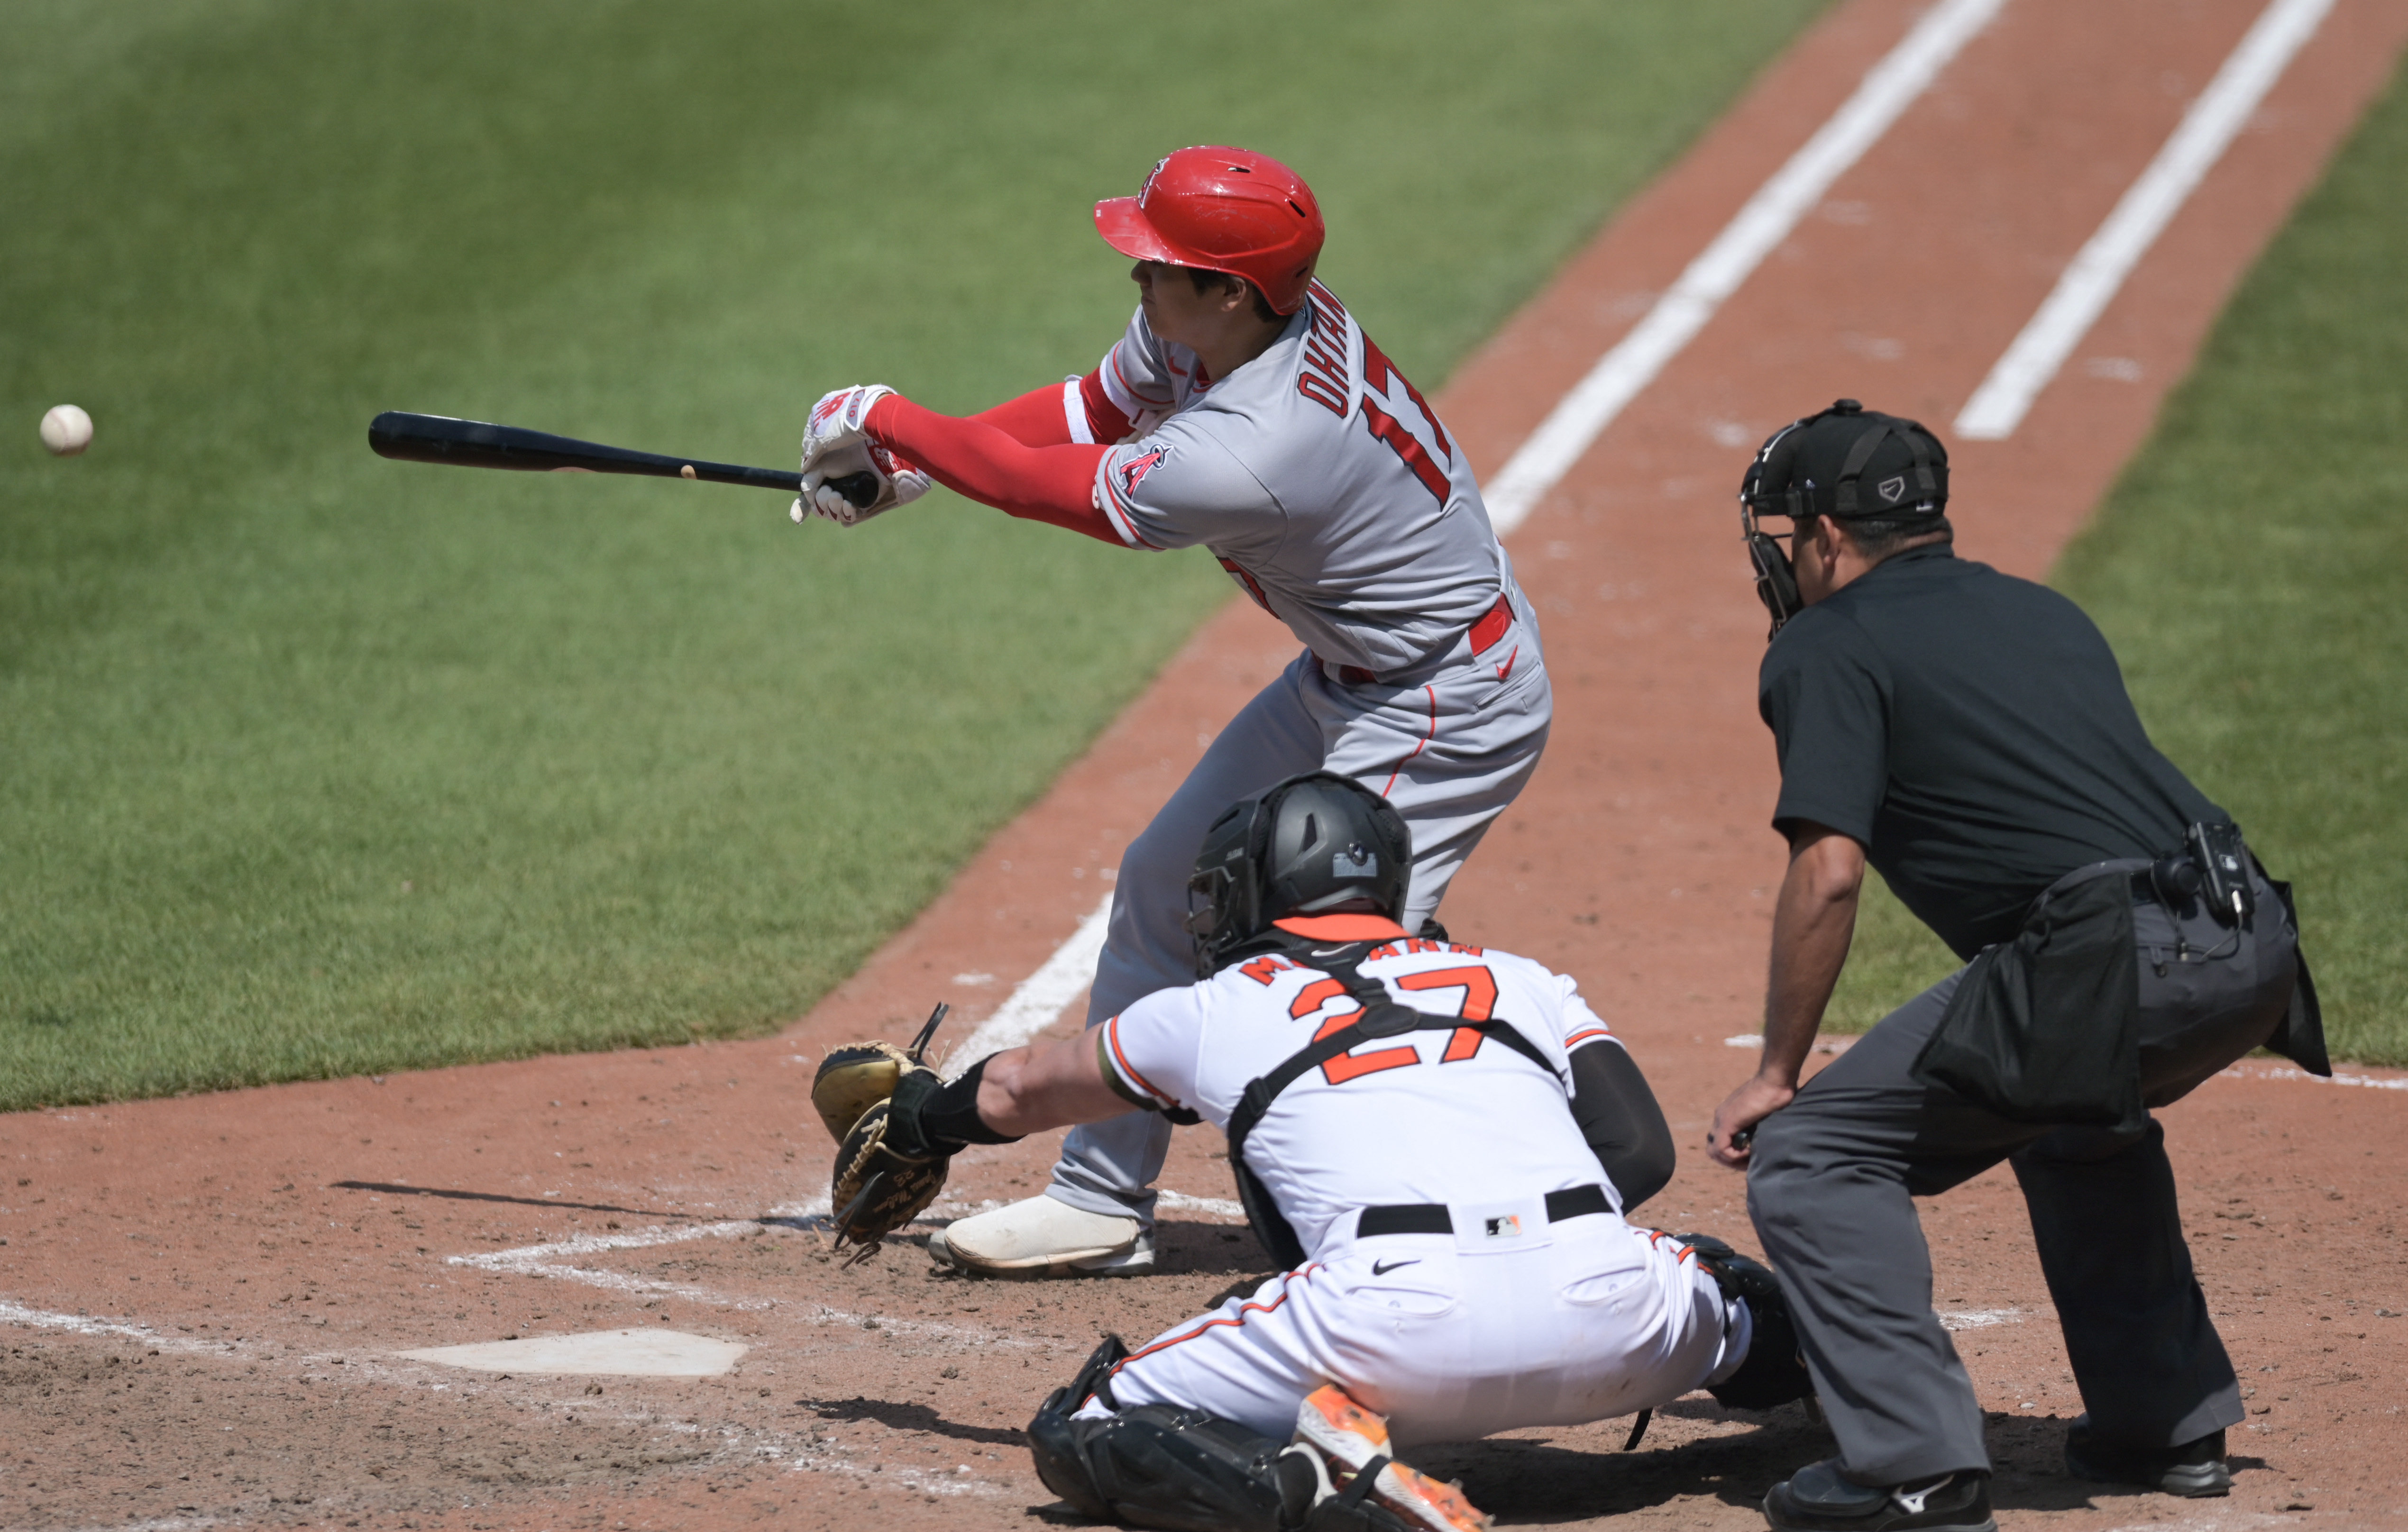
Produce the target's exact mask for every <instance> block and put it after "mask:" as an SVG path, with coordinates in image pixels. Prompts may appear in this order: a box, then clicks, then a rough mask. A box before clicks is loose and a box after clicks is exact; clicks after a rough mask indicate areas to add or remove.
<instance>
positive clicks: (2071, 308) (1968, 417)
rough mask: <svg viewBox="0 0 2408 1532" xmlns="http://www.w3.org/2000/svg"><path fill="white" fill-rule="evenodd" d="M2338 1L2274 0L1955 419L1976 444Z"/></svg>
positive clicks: (2015, 421)
mask: <svg viewBox="0 0 2408 1532" xmlns="http://www.w3.org/2000/svg"><path fill="white" fill-rule="evenodd" d="M2331 9H2332V0H2273V3H2272V5H2269V6H2268V7H2266V8H2265V10H2264V11H2263V12H2261V13H2260V14H2259V15H2258V18H2257V23H2256V24H2255V25H2253V26H2251V27H2250V29H2249V33H2248V36H2244V37H2243V38H2242V39H2241V44H2240V46H2239V47H2237V48H2235V49H2234V50H2232V52H2231V55H2230V56H2229V57H2228V58H2227V59H2226V60H2225V61H2224V67H2222V68H2221V69H2218V70H2217V71H2216V73H2215V79H2213V80H2212V81H2210V82H2209V84H2208V87H2207V89H2206V90H2205V91H2203V92H2201V93H2200V97H2199V99H2198V100H2196V101H2194V102H2192V103H2191V105H2190V110H2188V111H2186V112H2185V113H2184V114H2183V120H2182V123H2181V125H2180V126H2178V127H2176V128H2175V129H2174V132H2173V136H2172V137H2171V138H2168V139H2167V140H2166V143H2165V147H2164V148H2163V149H2160V150H2157V158H2156V159H2154V160H2151V161H2150V162H2149V166H2148V168H2147V169H2145V170H2143V171H2142V172H2141V178H2140V179H2138V180H2136V181H2134V182H2133V183H2132V184H2131V185H2130V186H2129V187H2128V188H2126V189H2125V192H2124V195H2123V198H2122V200H2120V201H2118V202H2117V203H2116V204H2115V210H2114V212H2111V213H2109V214H2108V215H2107V222H2104V223H2101V224H2100V225H2099V232H2098V233H2096V234H2094V235H2092V236H2090V241H2089V243H2087V244H2085V245H2084V246H2083V247H2082V250H2081V252H2080V253H2079V254H2077V255H2075V256H2074V258H2073V264H2072V265H2070V266H2067V267H2066V268H2065V275H2064V276H2062V277H2060V278H2058V279H2057V287H2056V290H2055V291H2053V292H2052V293H2050V294H2049V295H2048V297H2047V299H2046V301H2044V302H2043V303H2042V305H2041V306H2040V309H2039V311H2038V312H2036V313H2035V314H2033V315H2032V317H2031V321H2030V322H2029V323H2028V324H2026V325H2025V326H2024V328H2023V333H2022V334H2021V335H2018V336H2015V338H2014V343H2013V344H2012V345H2010V346H2008V348H2007V350H2006V353H2005V354H2004V355H2002V356H2000V358H1999V361H1998V365H1996V366H1994V367H1992V368H1991V369H1990V376H1989V377H1987V378H1985V379H1983V380H1982V386H1981V387H1980V388H1977V389H1975V390H1974V391H1973V396H1972V397H1971V399H1968V400H1967V401H1966V402H1965V408H1964V409H1963V411H1962V412H1960V413H1959V414H1958V415H1957V435H1958V436H1960V437H1964V438H1966V439H1967V440H1969V441H2003V440H2005V439H2006V438H2007V437H2011V436H2013V435H2014V432H2015V427H2016V426H2018V425H2021V424H2022V423H2023V419H2024V415H2025V413H2026V412H2027V411H2028V410H2029V409H2030V408H2031V406H2032V401H2033V400H2034V399H2036V398H2038V397H2039V396H2040V391H2041V390H2042V389H2044V388H2046V387H2047V386H2048V384H2049V380H2050V379H2053V378H2055V377H2056V376H2057V369H2059V368H2060V367H2062V366H2064V365H2065V359H2066V358H2067V357H2068V356H2070V355H2071V354H2072V352H2073V348H2074V347H2076V346H2078V345H2080V344H2081V343H2082V337H2083V336H2086V335H2088V334H2089V333H2090V326H2091V325H2093V324H2094V323H2096V322H2098V319H2099V316H2100V313H2102V312H2103V311H2104V310H2105V309H2106V308H2107V305H2108V304H2109V303H2110V302H2111V301H2112V300H2113V299H2114V296H2115V294H2116V293H2117V292H2119V291H2120V290H2121V289H2122V288H2123V285H2124V279H2126V278H2127V277H2128V276H2130V275H2131V273H2132V267H2133V266H2134V265H2138V264H2139V262H2140V259H2141V257H2142V256H2143V255H2144V254H2146V253H2147V252H2148V249H2149V247H2150V246H2151V245H2154V244H2156V243H2157V236H2158V235H2160V234H2162V233H2164V232H2165V227H2166V225H2167V224H2168V223H2169V222H2172V220H2173V216H2174V214H2176V213H2177V212H2180V211H2181V210H2182V206H2183V204H2184V203H2185V202H2187V201H2188V200H2190V194H2191V193H2192V192H2193V191H2194V190H2196V189H2197V187H2198V186H2199V183H2200V180H2201V179H2204V178H2205V177H2206V175H2207V172H2208V171H2209V169H2211V168H2212V167H2213V166H2214V164H2215V162H2216V161H2217V160H2219V159H2221V158H2223V156H2224V150H2225V149H2226V148H2227V146H2229V144H2230V143H2231V142H2232V139H2233V136H2234V135H2235V134H2237V133H2239V132H2240V131H2241V127H2242V124H2243V123H2244V122H2248V121H2249V115H2250V113H2252V112H2254V111H2256V110H2257V103H2258V102H2259V101H2261V100H2263V99H2265V95H2266V93H2267V92H2268V91H2269V90H2271V89H2272V87H2273V84H2274V81H2276V80H2277V79H2281V78H2282V77H2283V71H2284V70H2285V69H2286V67H2288V66H2289V64H2290V62H2291V59H2292V56H2293V55H2295V54H2296V53H2298V52H2299V50H2300V47H2301V45H2303V44H2304V43H2306V42H2307V40H2308V39H2309V38H2310V37H2312V36H2315V31H2316V28H2317V27H2318V26H2319V25H2321V24H2322V23H2323V21H2324V19H2325V14H2326V13H2327V12H2328V11H2329V10H2331Z"/></svg>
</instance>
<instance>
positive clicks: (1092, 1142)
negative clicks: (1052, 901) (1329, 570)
mask: <svg viewBox="0 0 2408 1532" xmlns="http://www.w3.org/2000/svg"><path fill="white" fill-rule="evenodd" d="M1515 606H1516V609H1518V610H1520V611H1523V612H1527V611H1528V608H1527V605H1524V604H1523V602H1522V599H1521V598H1520V596H1519V593H1516V600H1515ZM1509 656H1512V657H1511V658H1509ZM1500 664H1501V665H1503V666H1505V667H1506V668H1505V673H1504V674H1502V675H1499V674H1498V668H1499V666H1500ZM1432 669H1433V671H1434V673H1433V674H1431V675H1429V676H1427V677H1426V678H1423V679H1419V680H1410V681H1408V682H1405V683H1373V684H1369V685H1362V686H1350V685H1346V684H1343V683H1341V682H1340V680H1338V679H1337V678H1336V677H1335V676H1332V675H1329V674H1326V673H1325V672H1324V669H1323V666H1321V665H1320V663H1319V662H1318V661H1316V660H1315V659H1314V658H1313V655H1312V651H1310V650H1307V651H1304V652H1303V653H1301V654H1299V655H1297V658H1296V659H1295V660H1294V661H1293V662H1291V663H1290V664H1289V666H1288V667H1287V668H1286V670H1284V671H1283V672H1282V673H1281V674H1280V676H1279V678H1278V679H1277V680H1273V681H1272V682H1271V683H1270V684H1269V686H1266V687H1264V688H1263V689H1262V691H1260V692H1259V693H1256V694H1255V695H1254V700H1253V701H1251V702H1249V703H1247V704H1246V706H1245V707H1244V708H1243V709H1240V711H1239V713H1238V716H1237V717H1236V718H1234V719H1232V720H1231V721H1230V723H1229V726H1228V727H1227V728H1226V729H1224V730H1222V731H1221V733H1220V735H1219V736H1218V737H1216V738H1214V739H1213V741H1212V743H1211V746H1210V747H1208V748H1207V749H1206V750H1205V752H1204V758H1203V759H1202V760H1200V761H1198V762H1197V764H1196V768H1195V770H1193V771H1191V772H1189V773H1188V775H1187V780H1185V781H1183V782H1182V783H1181V784H1180V786H1179V790H1178V791H1177V792H1175V793H1173V794H1172V795H1170V801H1169V802H1168V803H1166V804H1164V805H1163V806H1162V810H1161V811H1160V812H1159V813H1157V814H1155V815H1154V821H1153V823H1150V824H1148V825H1147V826H1146V827H1145V830H1144V832H1143V833H1142V834H1140V836H1139V837H1138V838H1136V839H1135V840H1133V841H1131V842H1130V843H1129V847H1128V850H1127V852H1125V853H1124V854H1123V855H1122V857H1121V865H1120V871H1119V873H1118V874H1117V878H1116V881H1114V883H1113V885H1112V913H1111V925H1110V927H1109V929H1108V931H1107V934H1106V936H1105V938H1104V952H1103V956H1102V957H1101V958H1100V959H1099V960H1098V961H1097V965H1096V981H1095V986H1094V988H1093V989H1092V990H1091V991H1090V992H1089V998H1088V1002H1087V1024H1088V1025H1089V1026H1096V1025H1098V1024H1101V1023H1103V1022H1105V1021H1107V1020H1109V1019H1111V1017H1113V1016H1116V1015H1118V1014H1119V1013H1120V1012H1121V1011H1122V1010H1123V1009H1125V1008H1127V1007H1128V1006H1129V1005H1130V1004H1131V1003H1132V1002H1134V1001H1136V1000H1138V999H1140V998H1142V997H1143V996H1145V995H1151V994H1153V993H1154V991H1155V990H1158V989H1168V988H1170V987H1172V986H1174V985H1181V984H1192V983H1194V982H1195V981H1196V949H1195V944H1194V942H1193V940H1192V939H1191V938H1189V937H1188V935H1187V929H1186V925H1185V920H1186V916H1187V879H1188V875H1189V874H1190V873H1191V872H1193V871H1194V870H1195V866H1196V853H1197V850H1198V849H1200V848H1201V847H1202V845H1203V843H1204V832H1205V831H1206V830H1207V829H1209V828H1210V827H1211V823H1212V821H1214V820H1215V819H1218V818H1219V817H1220V815H1221V811H1222V810H1223V809H1226V808H1228V807H1229V805H1230V804H1232V803H1235V802H1236V801H1237V800H1238V799H1240V798H1242V797H1247V796H1250V795H1253V794H1255V793H1259V792H1261V791H1262V790H1263V789H1265V788H1267V787H1269V786H1270V785H1271V784H1272V783H1273V782H1276V781H1279V780H1281V779H1283V778H1285V777H1292V776H1294V775H1296V774H1297V772H1300V771H1315V770H1328V771H1335V772H1340V773H1343V774H1344V775H1346V776H1349V777H1353V778H1354V779H1355V780H1357V781H1359V782H1361V783H1362V784H1363V785H1364V786H1366V787H1369V788H1370V789H1371V790H1372V791H1373V792H1376V793H1379V794H1381V795H1383V796H1385V797H1386V798H1387V799H1388V801H1389V802H1390V803H1391V804H1393V805H1394V806H1395V807H1396V809H1397V811H1398V813H1400V814H1402V815H1403V816H1404V820H1405V823H1406V824H1407V825H1408V826H1409V827H1410V828H1411V829H1412V838H1413V871H1412V881H1411V883H1410V885H1409V887H1408V892H1407V895H1406V905H1405V915H1404V920H1403V922H1402V923H1403V925H1404V927H1405V929H1406V930H1408V931H1418V930H1420V929H1421V923H1422V921H1423V920H1424V919H1425V918H1426V917H1427V916H1428V915H1429V914H1430V913H1431V912H1432V911H1434V910H1436V909H1438V905H1439V900H1440V899H1441V898H1442V897H1443V896H1444V895H1445V894H1446V885H1447V883H1448V881H1450V880H1451V879H1453V878H1454V876H1455V869H1456V868H1458V867H1460V866H1462V865H1463V861H1464V858H1466V857H1468V856H1469V855H1470V854H1471V849H1472V848H1473V847H1474V846H1476V845H1478V844H1479V843H1480V838H1481V837H1482V836H1483V835H1484V834H1486V833H1487V830H1488V826H1489V825H1490V824H1491V823H1494V822H1495V820H1496V818H1497V816H1498V814H1500V813H1503V812H1504V811H1505V807H1506V805H1508V804H1510V803H1512V801H1513V799H1514V797H1515V795H1518V794H1519V793H1520V792H1521V791H1522V787H1523V784H1524V783H1526V782H1527V781H1528V780H1530V773H1531V772H1532V771H1534V770H1535V769H1537V767H1538V765H1539V752H1540V751H1541V749H1543V748H1544V747H1545V745H1546V742H1547V728H1548V724H1549V723H1550V722H1551V720H1552V719H1553V717H1554V694H1553V692H1552V690H1551V688H1550V687H1549V685H1548V682H1547V672H1546V666H1545V664H1544V662H1543V660H1542V659H1541V655H1540V653H1539V644H1538V634H1537V631H1536V629H1535V628H1534V627H1532V626H1531V625H1530V623H1529V622H1528V620H1527V618H1524V619H1522V620H1519V621H1517V622H1515V623H1513V625H1512V627H1511V628H1509V629H1507V631H1506V635H1505V637H1503V638H1501V639H1500V640H1498V643H1497V644H1496V645H1495V646H1494V647H1493V648H1491V649H1490V650H1488V651H1486V652H1485V653H1483V654H1480V655H1476V656H1474V655H1465V656H1461V657H1459V658H1458V661H1457V663H1452V664H1448V665H1444V666H1433V667H1432ZM1169 1149H1170V1124H1169V1123H1168V1122H1167V1121H1165V1120H1164V1119H1163V1118H1162V1117H1161V1116H1160V1115H1159V1114H1157V1113H1154V1112H1149V1111H1132V1112H1129V1113H1128V1114H1126V1115H1125V1116H1122V1117H1115V1118H1112V1119H1111V1120H1110V1121H1108V1122H1102V1123H1090V1124H1085V1125H1083V1126H1081V1127H1076V1128H1073V1129H1071V1130H1070V1132H1069V1133H1068V1135H1066V1136H1065V1137H1064V1138H1063V1140H1062V1158H1061V1161H1060V1163H1059V1164H1057V1165H1055V1166H1054V1181H1053V1184H1052V1185H1051V1186H1049V1187H1047V1188H1046V1193H1045V1195H1046V1196H1051V1197H1054V1198H1057V1199H1059V1200H1060V1201H1063V1202H1067V1203H1068V1204H1069V1205H1070V1206H1071V1207H1073V1208H1080V1209H1083V1210H1086V1211H1088V1212H1093V1213H1102V1214H1105V1215H1108V1216H1120V1217H1126V1216H1135V1217H1137V1218H1140V1219H1142V1220H1144V1221H1145V1223H1146V1224H1149V1225H1151V1224H1152V1223H1153V1222H1154V1191H1153V1185H1154V1178H1155V1177H1157V1176H1159V1175H1161V1174H1162V1162H1163V1157H1164V1155H1165V1154H1167V1153H1168V1152H1169Z"/></svg>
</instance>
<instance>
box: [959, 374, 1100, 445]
mask: <svg viewBox="0 0 2408 1532" xmlns="http://www.w3.org/2000/svg"><path fill="white" fill-rule="evenodd" d="M970 419H972V420H974V421H981V422H985V423H986V424H988V425H992V426H994V427H995V428H996V430H998V431H1000V432H1002V433H1003V434H1004V435H1005V436H1007V437H1011V439H1012V440H1014V441H1016V442H1018V443H1020V444H1021V445H1022V446H1023V447H1068V446H1069V445H1071V444H1072V443H1076V444H1078V445H1079V446H1082V447H1085V446H1090V445H1093V444H1095V443H1098V442H1101V443H1105V444H1110V443H1111V442H1115V441H1118V440H1120V439H1121V438H1122V437H1125V436H1127V435H1128V434H1129V425H1130V421H1129V418H1128V417H1127V416H1126V415H1124V414H1122V413H1121V412H1120V410H1119V408H1117V407H1116V406H1114V405H1113V403H1112V400H1111V394H1109V393H1107V392H1106V391H1105V388H1104V377H1103V372H1102V369H1100V368H1098V369H1097V370H1096V371H1094V372H1091V373H1089V374H1087V376H1085V377H1084V378H1073V379H1068V380H1066V381H1063V382H1059V383H1054V384H1051V385H1049V386H1047V387H1045V388H1039V389H1031V390H1029V391H1028V392H1027V393H1025V394H1022V395H1021V396H1020V397H1019V398H1017V399H1006V400H1005V401H1004V402H1003V403H1001V404H999V405H997V406H996V407H995V408H993V409H982V410H981V411H979V412H978V413H977V414H975V415H972V416H971V417H970Z"/></svg>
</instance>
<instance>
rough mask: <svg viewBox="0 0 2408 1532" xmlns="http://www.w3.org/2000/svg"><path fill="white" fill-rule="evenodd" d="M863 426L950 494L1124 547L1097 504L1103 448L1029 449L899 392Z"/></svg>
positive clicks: (1074, 445) (885, 400)
mask: <svg viewBox="0 0 2408 1532" xmlns="http://www.w3.org/2000/svg"><path fill="white" fill-rule="evenodd" d="M862 425H863V429H865V430H866V431H867V432H868V434H869V435H870V437H872V438H873V439H875V440H876V441H877V442H878V443H879V444H880V445H881V446H882V447H885V448H887V449H889V450H890V451H894V452H895V453H896V455H897V456H900V457H903V458H905V459H908V460H909V461H910V462H912V463H914V464H917V465H919V466H921V467H923V468H925V469H926V470H927V471H928V473H929V474H930V476H931V477H933V478H935V479H936V480H937V481H938V482H939V483H940V484H943V485H944V486H945V487H946V488H947V489H950V490H952V491H953V492H954V493H955V494H964V495H968V497H969V498H971V499H973V500H976V501H978V502H979V503H980V504H981V505H986V506H993V507H994V508H996V509H997V510H1000V511H1002V512H1004V513H1005V514H1006V515H1010V516H1017V517H1021V518H1023V519H1024V520H1028V521H1038V522H1046V523H1052V524H1053V525H1054V526H1060V527H1068V529H1070V530H1071V531H1073V532H1083V533H1085V534H1086V535H1087V536H1089V537H1094V538H1097V540H1098V541H1102V542H1108V543H1111V545H1112V546H1113V547H1115V548H1120V547H1125V546H1126V545H1125V543H1123V541H1122V540H1121V535H1120V533H1119V532H1118V531H1116V530H1114V528H1113V526H1112V523H1111V521H1110V519H1108V518H1107V517H1106V516H1105V515H1104V513H1103V510H1102V509H1101V508H1099V507H1098V506H1097V504H1096V468H1097V465H1098V464H1100V463H1102V462H1103V460H1104V455H1105V454H1106V453H1107V452H1109V451H1111V449H1110V448H1109V447H1100V446H1094V445H1085V444H1080V443H1068V444H1065V445H1061V446H1045V447H1031V446H1028V445H1026V444H1025V443H1023V442H1021V441H1019V440H1016V439H1014V437H1012V436H1011V434H1010V433H1009V432H1006V431H1003V430H999V429H997V428H996V427H995V426H993V425H990V424H987V423H986V422H983V421H982V420H979V419H976V418H970V419H963V418H961V417H959V416H953V415H939V414H938V413H937V412H936V411H935V410H933V409H924V408H921V407H920V406H918V405H915V404H913V403H912V402H911V401H910V400H909V399H906V398H904V397H902V396H901V395H899V394H889V395H888V396H887V397H885V398H883V399H881V400H879V401H878V403H877V405H876V406H875V407H873V408H871V409H870V411H869V414H868V417H867V419H866V420H864V422H862Z"/></svg>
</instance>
